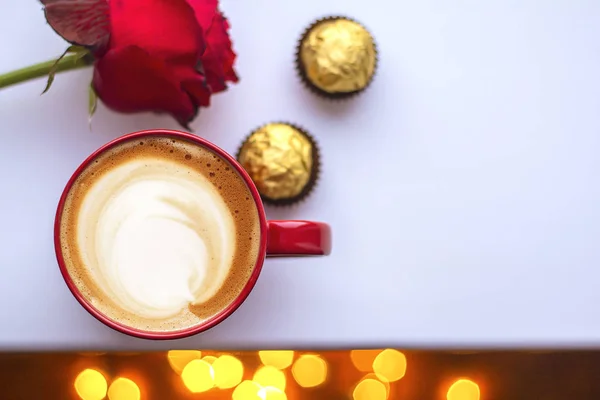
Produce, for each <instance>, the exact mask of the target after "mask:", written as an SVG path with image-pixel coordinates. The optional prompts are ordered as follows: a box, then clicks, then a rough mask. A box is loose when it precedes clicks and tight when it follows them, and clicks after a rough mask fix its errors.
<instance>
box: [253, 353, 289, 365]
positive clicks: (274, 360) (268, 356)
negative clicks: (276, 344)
mask: <svg viewBox="0 0 600 400" xmlns="http://www.w3.org/2000/svg"><path fill="white" fill-rule="evenodd" d="M258 357H259V358H260V361H261V362H262V363H263V364H264V365H269V366H271V367H275V368H277V369H285V368H287V367H289V366H290V365H292V361H293V360H294V352H293V351H292V350H268V351H259V352H258Z"/></svg>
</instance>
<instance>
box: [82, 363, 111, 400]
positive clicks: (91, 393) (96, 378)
mask: <svg viewBox="0 0 600 400" xmlns="http://www.w3.org/2000/svg"><path fill="white" fill-rule="evenodd" d="M74 386H75V391H76V392H77V394H78V395H79V397H81V398H82V400H102V399H103V398H105V397H106V390H107V388H108V384H107V383H106V378H105V377H104V375H102V374H101V373H100V372H98V371H96V370H95V369H89V368H88V369H85V370H83V371H81V372H80V373H79V375H77V378H75V383H74Z"/></svg>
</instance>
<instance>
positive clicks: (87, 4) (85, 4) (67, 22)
mask: <svg viewBox="0 0 600 400" xmlns="http://www.w3.org/2000/svg"><path fill="white" fill-rule="evenodd" d="M42 4H43V5H44V6H45V7H44V13H45V15H46V20H47V21H48V23H49V24H50V26H51V27H52V29H54V30H55V31H56V33H58V34H59V35H60V36H62V37H63V38H64V39H65V40H66V41H68V42H71V43H73V44H77V45H80V46H87V47H91V48H93V49H98V50H101V49H103V48H104V47H105V46H106V44H107V43H108V39H109V37H110V20H109V15H108V12H109V8H108V1H107V0H42Z"/></svg>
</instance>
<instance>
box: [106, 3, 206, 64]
mask: <svg viewBox="0 0 600 400" xmlns="http://www.w3.org/2000/svg"><path fill="white" fill-rule="evenodd" d="M109 4H110V20H111V41H110V47H111V48H124V47H129V46H137V47H139V48H142V49H144V50H145V51H146V52H147V53H148V54H150V55H152V56H154V57H159V58H161V59H163V60H167V61H169V62H175V63H185V64H187V65H195V64H196V62H197V60H199V57H200V54H202V52H203V50H204V43H203V40H202V38H203V36H202V29H201V28H200V26H199V24H198V22H197V21H196V18H195V14H194V10H193V9H192V7H190V5H189V4H188V3H187V1H186V0H111V1H110V3H109Z"/></svg>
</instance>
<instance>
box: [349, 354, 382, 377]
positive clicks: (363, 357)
mask: <svg viewBox="0 0 600 400" xmlns="http://www.w3.org/2000/svg"><path fill="white" fill-rule="evenodd" d="M379 353H381V349H378V350H352V351H351V352H350V359H351V360H352V364H354V366H355V367H356V369H357V370H359V371H362V372H371V371H373V361H375V357H377V356H378V355H379Z"/></svg>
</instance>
